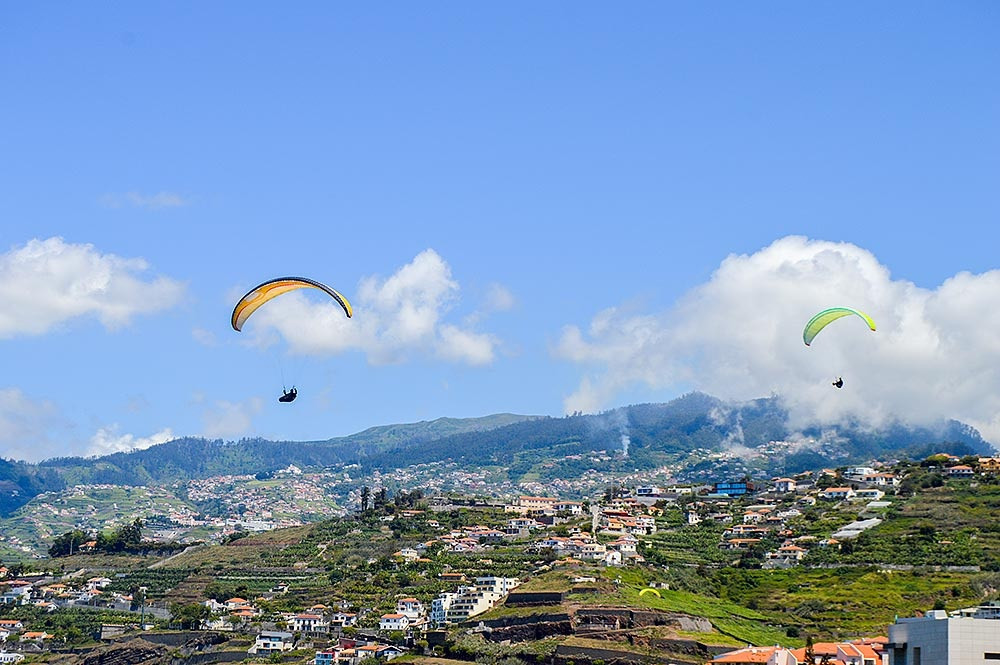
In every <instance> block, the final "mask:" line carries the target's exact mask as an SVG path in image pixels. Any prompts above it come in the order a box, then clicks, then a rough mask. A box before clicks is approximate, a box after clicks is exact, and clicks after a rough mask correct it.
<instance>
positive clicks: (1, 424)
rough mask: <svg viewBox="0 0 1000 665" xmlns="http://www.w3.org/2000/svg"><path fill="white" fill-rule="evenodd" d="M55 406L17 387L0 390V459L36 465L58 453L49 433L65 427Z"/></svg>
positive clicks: (67, 425) (63, 420)
mask: <svg viewBox="0 0 1000 665" xmlns="http://www.w3.org/2000/svg"><path fill="white" fill-rule="evenodd" d="M68 427H69V424H68V422H67V421H66V420H65V419H64V418H63V417H62V415H61V414H60V412H59V409H58V408H57V407H56V405H55V404H53V403H52V402H49V401H47V400H36V399H31V398H29V397H28V396H27V395H25V394H24V393H23V392H22V391H21V390H19V389H17V388H3V389H0V456H2V457H5V458H9V459H18V460H26V461H29V462H36V461H38V460H40V459H43V458H44V457H51V456H53V455H65V454H69V453H67V452H65V451H64V452H59V451H58V448H57V445H56V443H55V442H54V441H53V438H52V434H51V433H52V431H53V430H57V429H62V428H68Z"/></svg>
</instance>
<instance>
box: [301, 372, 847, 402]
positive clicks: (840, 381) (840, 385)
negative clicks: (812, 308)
mask: <svg viewBox="0 0 1000 665" xmlns="http://www.w3.org/2000/svg"><path fill="white" fill-rule="evenodd" d="M833 385H835V386H836V387H838V388H843V387H844V380H843V379H842V378H840V377H839V376H838V377H837V380H836V381H834V382H833ZM292 390H294V388H293V389H292ZM293 399H294V398H293Z"/></svg>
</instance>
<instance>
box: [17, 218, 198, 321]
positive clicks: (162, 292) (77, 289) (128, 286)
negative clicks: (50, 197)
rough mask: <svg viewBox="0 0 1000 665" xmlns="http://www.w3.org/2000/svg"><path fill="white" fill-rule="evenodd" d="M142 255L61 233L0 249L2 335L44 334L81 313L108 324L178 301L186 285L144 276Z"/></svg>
mask: <svg viewBox="0 0 1000 665" xmlns="http://www.w3.org/2000/svg"><path fill="white" fill-rule="evenodd" d="M147 269H148V266H147V264H146V262H145V261H144V260H143V259H126V258H122V257H119V256H115V255H114V254H101V253H100V252H99V251H98V250H97V249H96V248H94V246H93V245H86V244H71V243H67V242H65V241H64V240H63V239H62V238H49V239H47V240H37V239H36V240H31V241H29V242H28V243H27V244H26V245H24V246H23V247H15V248H13V249H11V250H10V251H9V252H7V253H6V254H0V339H2V338H6V337H13V336H16V335H40V334H43V333H45V332H48V331H49V330H51V329H52V328H53V327H54V326H56V325H58V324H60V323H62V322H64V321H67V320H69V319H73V318H76V317H80V316H88V315H92V316H96V317H97V318H98V320H99V321H100V322H101V323H102V324H104V326H105V327H106V328H109V329H114V328H117V327H120V326H123V325H126V324H127V323H129V321H130V320H131V318H132V317H133V316H135V315H136V314H143V313H149V312H156V311H159V310H162V309H167V308H169V307H172V306H173V305H175V304H176V303H177V302H178V301H179V300H180V298H181V295H182V294H183V292H184V286H183V285H182V284H180V283H179V282H176V281H174V280H172V279H168V278H166V277H154V278H151V279H148V280H144V279H142V276H141V273H143V272H145V271H146V270H147Z"/></svg>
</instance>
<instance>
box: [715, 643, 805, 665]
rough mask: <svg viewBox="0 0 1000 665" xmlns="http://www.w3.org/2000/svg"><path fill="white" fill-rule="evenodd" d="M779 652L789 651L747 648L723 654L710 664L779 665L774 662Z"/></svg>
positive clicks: (786, 664)
mask: <svg viewBox="0 0 1000 665" xmlns="http://www.w3.org/2000/svg"><path fill="white" fill-rule="evenodd" d="M778 651H788V650H787V649H782V648H781V647H746V648H744V649H737V650H736V651H728V652H726V653H723V654H719V655H718V656H716V657H715V658H713V659H712V660H710V661H709V662H710V663H711V664H712V665H715V664H716V663H725V665H772V664H773V663H777V661H775V660H772V656H774V655H775V653H776V652H778ZM781 665H798V664H797V662H796V661H795V660H792V661H788V660H786V661H785V662H783V663H781Z"/></svg>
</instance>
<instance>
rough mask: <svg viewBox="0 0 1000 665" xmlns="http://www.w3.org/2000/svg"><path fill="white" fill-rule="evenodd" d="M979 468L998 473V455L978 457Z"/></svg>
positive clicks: (999, 459) (999, 461)
mask: <svg viewBox="0 0 1000 665" xmlns="http://www.w3.org/2000/svg"><path fill="white" fill-rule="evenodd" d="M979 470H980V471H983V472H984V473H1000V457H980V458H979Z"/></svg>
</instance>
